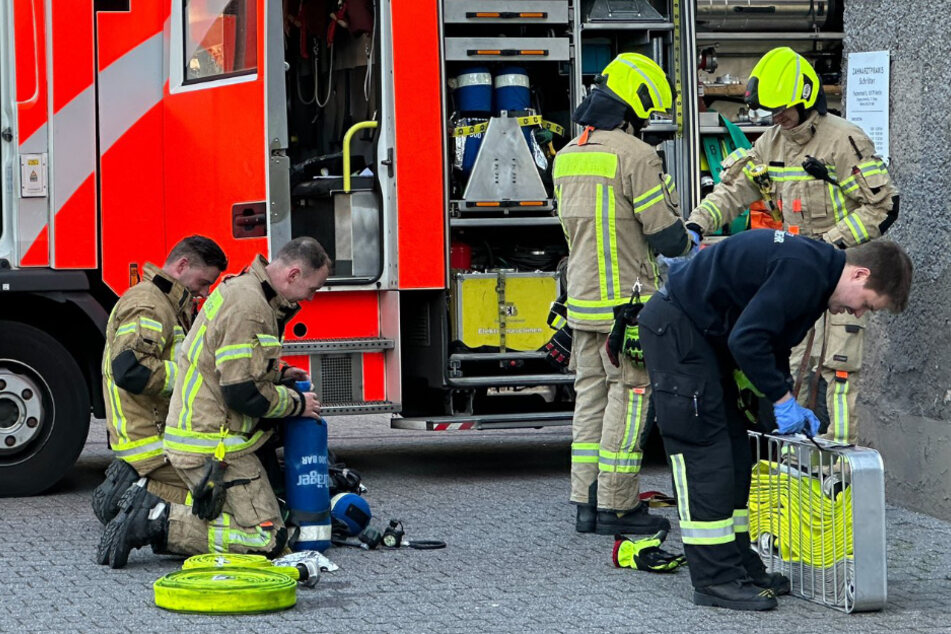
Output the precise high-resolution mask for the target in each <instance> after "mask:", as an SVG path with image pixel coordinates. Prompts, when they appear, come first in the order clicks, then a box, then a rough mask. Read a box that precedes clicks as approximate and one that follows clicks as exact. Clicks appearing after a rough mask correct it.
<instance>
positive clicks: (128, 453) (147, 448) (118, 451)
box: [112, 436, 163, 462]
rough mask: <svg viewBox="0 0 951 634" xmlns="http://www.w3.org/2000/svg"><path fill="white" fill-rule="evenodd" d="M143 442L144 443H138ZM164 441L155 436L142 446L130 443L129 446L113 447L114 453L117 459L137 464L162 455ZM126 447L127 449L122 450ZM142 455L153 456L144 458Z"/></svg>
mask: <svg viewBox="0 0 951 634" xmlns="http://www.w3.org/2000/svg"><path fill="white" fill-rule="evenodd" d="M145 440H148V439H145ZM138 442H142V441H138ZM162 446H163V445H162V439H161V438H159V437H158V436H153V437H152V440H151V441H149V442H147V443H145V444H141V445H136V443H129V444H128V445H117V446H115V447H112V452H113V453H114V454H115V455H116V458H122V459H123V460H125V461H127V462H137V461H138V460H145V459H147V458H151V457H153V456H156V455H160V454H161V453H162ZM117 447H120V448H117ZM121 447H126V448H121ZM142 454H151V455H148V456H144V455H142Z"/></svg>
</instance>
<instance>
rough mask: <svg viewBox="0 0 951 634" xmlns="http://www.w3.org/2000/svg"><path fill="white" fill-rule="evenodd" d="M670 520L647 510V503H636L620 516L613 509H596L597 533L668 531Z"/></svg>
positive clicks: (649, 533)
mask: <svg viewBox="0 0 951 634" xmlns="http://www.w3.org/2000/svg"><path fill="white" fill-rule="evenodd" d="M669 530H670V522H669V521H667V519H666V518H663V517H660V516H658V515H651V514H650V513H648V512H647V505H646V504H644V503H641V504H638V505H637V507H636V508H634V509H633V510H630V511H628V512H627V513H624V514H623V515H621V516H620V517H618V514H617V513H615V512H614V511H598V525H597V527H596V528H595V532H596V533H597V534H598V535H616V534H622V535H623V534H633V535H653V534H654V533H657V532H658V531H669Z"/></svg>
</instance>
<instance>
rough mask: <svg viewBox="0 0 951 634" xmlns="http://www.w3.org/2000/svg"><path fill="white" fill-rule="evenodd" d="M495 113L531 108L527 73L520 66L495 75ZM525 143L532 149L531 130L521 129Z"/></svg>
mask: <svg viewBox="0 0 951 634" xmlns="http://www.w3.org/2000/svg"><path fill="white" fill-rule="evenodd" d="M493 84H494V86H495V112H496V114H499V113H501V111H503V110H507V111H509V112H512V111H517V110H528V109H529V108H531V107H532V90H531V85H530V84H529V81H528V72H527V71H526V70H525V69H524V68H522V67H520V66H506V67H504V68H502V69H500V70H499V71H497V72H496V73H495V79H494V80H493ZM522 134H523V135H524V136H525V142H526V143H528V147H529V148H531V147H532V129H531V127H529V126H525V127H524V128H522Z"/></svg>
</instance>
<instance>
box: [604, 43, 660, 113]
mask: <svg viewBox="0 0 951 634" xmlns="http://www.w3.org/2000/svg"><path fill="white" fill-rule="evenodd" d="M600 83H601V86H602V87H606V88H608V90H609V91H610V92H611V93H613V94H614V95H615V96H616V97H618V98H619V99H620V100H621V101H623V102H624V103H626V104H627V105H629V106H630V107H631V109H632V110H633V111H634V114H636V115H637V116H638V117H639V118H641V119H647V118H648V117H650V114H651V113H652V112H666V111H667V110H670V106H671V105H672V104H673V94H672V93H671V90H670V82H669V81H667V75H666V74H665V73H664V70H663V69H662V68H661V67H660V66H658V65H657V62H655V61H654V60H652V59H651V58H649V57H646V56H644V55H640V54H639V53H621V54H620V55H618V56H617V57H615V58H614V59H613V60H612V61H611V62H610V63H609V64H608V65H607V66H605V67H604V70H603V71H601V77H600Z"/></svg>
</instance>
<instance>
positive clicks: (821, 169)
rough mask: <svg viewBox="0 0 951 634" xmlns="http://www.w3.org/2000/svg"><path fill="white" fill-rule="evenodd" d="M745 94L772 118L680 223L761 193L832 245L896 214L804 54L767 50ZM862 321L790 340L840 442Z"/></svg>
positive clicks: (727, 216) (865, 235) (876, 168)
mask: <svg viewBox="0 0 951 634" xmlns="http://www.w3.org/2000/svg"><path fill="white" fill-rule="evenodd" d="M746 102H747V103H748V104H749V105H750V107H751V108H765V109H767V110H772V111H773V123H774V124H775V125H774V126H773V127H772V128H770V129H768V130H766V131H765V132H764V133H763V134H762V135H761V136H760V137H759V139H757V141H756V143H754V145H753V148H752V149H751V150H744V149H739V150H736V151H735V152H733V153H732V154H730V155H729V156H728V157H727V158H726V160H725V161H724V162H723V175H722V181H721V182H720V183H719V184H718V185H717V186H716V188H715V189H714V190H713V191H712V192H711V193H710V194H709V195H708V196H707V197H706V198H704V200H703V201H701V203H700V205H699V206H698V207H697V208H696V209H694V210H693V213H691V214H690V217H689V218H688V220H687V226H688V227H689V228H691V229H693V230H694V231H697V232H698V233H700V234H701V235H702V234H704V233H711V232H713V231H716V230H717V229H719V228H720V227H721V226H723V225H724V224H728V223H729V222H731V221H732V220H733V219H734V218H735V217H736V216H737V215H738V214H740V213H742V211H743V210H744V209H746V208H747V207H749V206H750V204H751V203H753V202H754V201H757V200H759V199H761V198H766V199H767V200H768V201H769V202H770V203H771V204H772V205H774V206H775V209H776V215H777V217H779V216H780V214H781V222H782V226H784V227H785V228H787V229H788V230H789V231H791V232H793V233H798V234H800V235H803V236H806V237H809V238H812V239H815V240H822V241H824V242H828V243H829V244H833V245H835V246H836V247H838V248H840V249H848V248H851V247H854V246H856V245H859V244H862V243H865V242H868V241H869V240H872V239H875V238H877V237H879V236H880V235H882V234H883V233H885V231H886V230H888V228H889V227H890V226H891V225H892V223H894V222H895V220H896V219H897V218H898V191H897V189H896V188H895V186H894V185H893V184H892V181H891V178H890V177H889V175H888V171H887V169H886V168H885V164H884V163H883V162H882V159H881V158H880V157H879V156H877V155H876V154H875V146H874V145H873V143H872V141H871V140H870V139H869V138H868V136H867V135H866V134H865V133H864V132H863V131H862V130H861V129H860V128H859V127H858V126H856V125H854V124H852V123H850V122H848V121H846V120H844V119H842V118H840V117H837V116H835V115H831V114H828V112H827V108H826V99H825V93H824V92H823V90H822V85H821V83H820V81H819V77H818V75H817V74H816V71H815V70H813V68H812V66H810V65H809V62H807V61H806V59H805V58H804V57H802V56H801V55H798V54H797V53H796V52H795V51H793V50H792V49H790V48H788V47H781V48H775V49H773V50H771V51H769V52H768V53H766V55H764V56H763V58H762V59H760V60H759V62H758V63H757V64H756V66H755V67H754V68H753V71H752V73H751V75H750V80H749V84H748V85H747V91H746ZM764 194H765V196H764ZM866 324H867V320H866V319H860V318H858V317H856V316H855V315H850V314H848V313H842V314H839V315H831V314H826V315H823V316H822V318H821V319H819V320H818V321H817V322H816V328H815V331H814V334H813V335H810V336H809V337H807V338H806V339H805V340H804V341H803V343H802V344H800V345H799V346H798V347H797V348H796V349H795V350H793V357H792V359H791V365H792V367H793V368H799V367H800V361H801V360H802V358H803V357H804V356H805V355H809V360H808V361H807V366H806V367H805V368H804V371H803V373H802V374H804V375H808V373H809V370H811V369H813V368H814V369H815V371H816V372H819V373H820V374H821V376H822V378H824V379H825V380H826V383H827V390H826V403H827V406H828V411H829V416H830V429H829V432H828V433H827V434H826V437H828V438H831V439H834V440H836V441H839V442H850V443H854V442H855V441H856V431H857V425H856V420H855V401H856V396H857V392H856V385H855V384H856V379H857V377H858V373H859V371H860V370H861V368H862V342H863V339H864V333H865V327H866ZM807 348H808V350H807ZM820 356H821V357H822V359H819V357H820ZM817 366H818V367H817ZM817 383H818V381H815V382H813V384H814V385H815V384H817ZM802 384H803V385H806V386H808V385H809V382H808V381H802ZM815 398H816V397H815V395H814V394H813V395H812V396H811V397H810V395H809V390H808V389H805V390H801V391H800V392H799V400H800V402H801V403H803V404H806V403H808V402H810V401H811V402H815Z"/></svg>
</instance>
